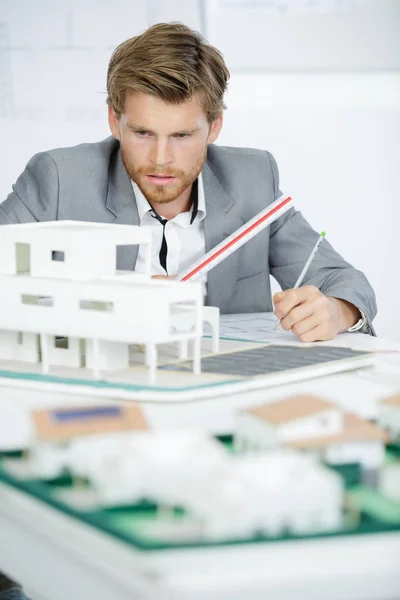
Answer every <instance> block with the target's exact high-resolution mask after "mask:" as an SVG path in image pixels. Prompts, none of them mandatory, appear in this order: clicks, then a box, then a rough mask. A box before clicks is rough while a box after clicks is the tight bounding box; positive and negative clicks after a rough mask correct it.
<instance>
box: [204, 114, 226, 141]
mask: <svg viewBox="0 0 400 600" xmlns="http://www.w3.org/2000/svg"><path fill="white" fill-rule="evenodd" d="M223 122H224V116H223V113H222V112H221V114H220V115H219V116H218V117H217V118H216V119H215V121H213V122H212V123H211V127H210V133H209V134H208V138H207V144H212V143H213V142H215V140H216V139H217V137H218V136H219V132H220V131H221V129H222V124H223Z"/></svg>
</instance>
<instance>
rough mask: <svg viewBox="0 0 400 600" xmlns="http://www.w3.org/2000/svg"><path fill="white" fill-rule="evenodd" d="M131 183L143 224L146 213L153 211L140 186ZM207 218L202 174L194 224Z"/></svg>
mask: <svg viewBox="0 0 400 600" xmlns="http://www.w3.org/2000/svg"><path fill="white" fill-rule="evenodd" d="M131 183H132V188H133V192H134V194H135V198H136V205H137V209H138V215H139V220H140V222H141V221H142V220H143V217H144V215H145V214H146V213H149V212H150V211H151V210H152V208H151V206H150V204H149V202H148V201H147V199H146V197H145V195H144V194H143V193H142V191H141V189H140V188H139V186H138V185H137V184H136V183H135V182H134V181H131ZM194 206H195V203H193V206H192V208H191V211H193V208H194ZM205 216H206V200H205V195H204V184H203V174H202V173H200V174H199V176H198V179H197V214H196V215H195V216H194V219H193V222H194V223H197V222H199V221H202V220H203V219H204V217H205Z"/></svg>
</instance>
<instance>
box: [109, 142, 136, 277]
mask: <svg viewBox="0 0 400 600" xmlns="http://www.w3.org/2000/svg"><path fill="white" fill-rule="evenodd" d="M106 208H107V209H108V210H109V211H110V213H111V214H112V215H114V217H115V219H114V221H113V222H114V223H116V224H120V225H139V215H138V210H137V206H136V199H135V194H134V192H133V188H132V183H131V180H130V177H129V175H128V173H127V172H126V169H125V167H124V164H123V162H122V159H121V153H120V150H119V146H118V149H117V150H116V152H115V153H114V155H113V156H112V158H111V161H110V171H109V179H108V191H107V200H106ZM137 254H138V246H119V247H118V248H117V269H121V270H126V271H132V270H133V269H134V268H135V264H136V259H137Z"/></svg>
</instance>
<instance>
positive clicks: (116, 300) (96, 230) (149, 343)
mask: <svg viewBox="0 0 400 600" xmlns="http://www.w3.org/2000/svg"><path fill="white" fill-rule="evenodd" d="M139 244H140V245H143V247H144V257H145V259H144V264H145V272H143V273H137V272H133V271H117V269H116V264H117V254H121V253H125V254H126V255H129V256H131V257H132V265H133V264H134V254H135V252H137V247H138V245H139ZM150 261H151V231H150V228H146V227H136V226H131V225H129V226H128V225H116V224H105V223H103V224H101V223H84V222H77V221H57V222H44V223H29V224H22V225H5V226H3V227H1V231H0V290H1V293H0V359H3V360H10V361H22V362H31V363H38V362H40V361H41V366H42V371H43V372H44V373H47V372H48V371H49V369H50V367H52V366H61V367H72V368H81V367H86V368H88V369H91V371H92V373H93V376H94V377H97V378H98V377H99V376H100V371H101V370H117V369H118V370H119V369H125V368H127V367H128V366H129V345H130V344H140V345H142V346H144V347H145V349H146V365H147V366H148V369H149V380H150V382H153V381H154V380H155V376H156V368H157V345H158V344H163V343H168V342H176V343H177V344H179V349H180V356H181V357H186V355H187V344H188V342H189V341H190V340H192V341H193V371H194V372H195V373H199V372H200V367H201V365H200V343H201V337H202V330H203V319H204V318H205V315H204V307H203V295H202V289H201V284H199V283H190V284H187V283H182V282H178V281H176V282H174V281H163V280H159V279H157V280H154V279H151V271H150V268H151V262H150ZM207 315H208V319H207V320H210V321H211V324H212V326H213V332H214V337H213V340H214V344H213V350H214V351H216V350H218V343H217V339H218V331H217V328H218V327H219V320H218V319H219V312H218V309H217V308H213V307H207ZM207 315H206V318H207Z"/></svg>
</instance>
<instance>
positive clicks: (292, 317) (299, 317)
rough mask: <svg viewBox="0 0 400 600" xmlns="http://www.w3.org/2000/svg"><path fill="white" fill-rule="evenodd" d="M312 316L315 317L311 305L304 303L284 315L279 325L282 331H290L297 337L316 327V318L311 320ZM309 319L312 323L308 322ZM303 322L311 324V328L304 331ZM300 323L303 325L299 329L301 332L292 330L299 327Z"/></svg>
mask: <svg viewBox="0 0 400 600" xmlns="http://www.w3.org/2000/svg"><path fill="white" fill-rule="evenodd" d="M314 315H315V310H314V307H313V305H312V303H311V302H304V303H303V304H299V306H296V307H295V308H293V309H292V310H291V311H290V312H289V313H288V314H287V315H286V317H284V318H283V319H282V320H281V325H282V327H283V329H285V330H286V331H289V329H292V331H293V333H295V334H296V335H299V334H300V333H305V332H306V331H308V329H311V328H312V327H315V326H316V325H318V320H317V318H316V317H314V318H313V319H312V317H313V316H314ZM309 319H312V322H311V321H308V320H309ZM305 321H307V322H309V323H311V326H310V327H308V329H304V327H305V324H304V322H305ZM301 323H303V325H302V327H301V330H300V331H299V332H298V331H296V330H295V329H294V328H295V327H298V326H300V324H301Z"/></svg>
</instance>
